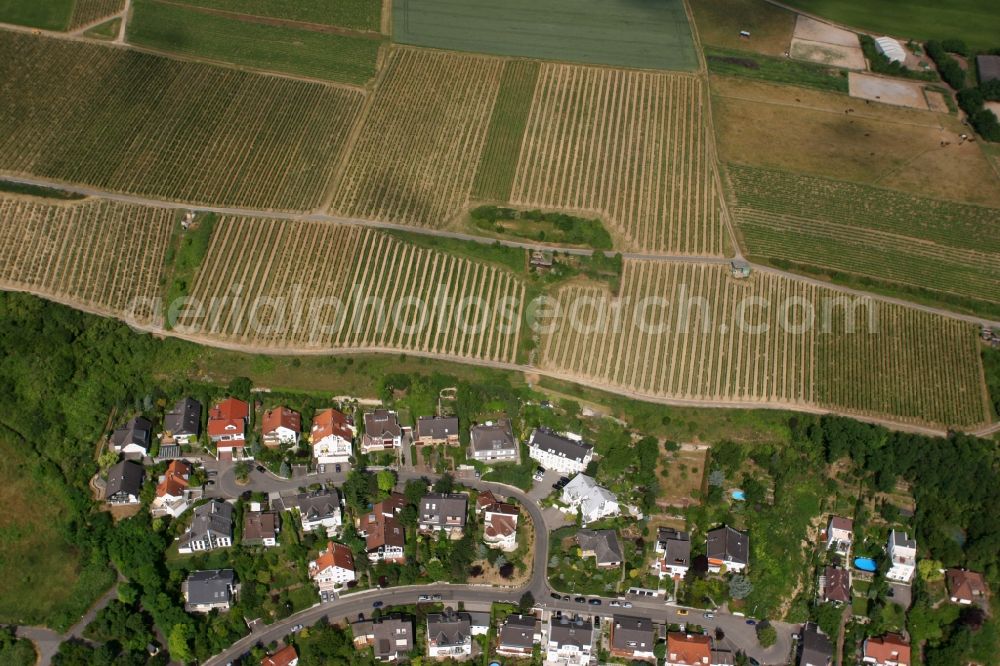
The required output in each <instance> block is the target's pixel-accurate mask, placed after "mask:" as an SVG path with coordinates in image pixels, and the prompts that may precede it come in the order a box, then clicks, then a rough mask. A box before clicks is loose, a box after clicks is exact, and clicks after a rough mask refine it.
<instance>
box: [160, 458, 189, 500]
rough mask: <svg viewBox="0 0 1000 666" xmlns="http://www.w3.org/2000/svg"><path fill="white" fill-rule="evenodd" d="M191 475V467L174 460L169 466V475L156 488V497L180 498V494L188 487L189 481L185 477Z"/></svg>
mask: <svg viewBox="0 0 1000 666" xmlns="http://www.w3.org/2000/svg"><path fill="white" fill-rule="evenodd" d="M190 474H191V465H189V464H187V463H186V462H184V461H183V460H172V461H171V462H170V464H169V465H167V473H166V475H165V477H164V479H163V481H162V482H161V483H160V484H159V485H158V486H156V496H157V497H163V496H164V495H170V496H171V497H178V496H180V494H181V493H183V492H184V489H185V488H187V487H188V482H187V479H185V478H184V477H186V476H189V475H190Z"/></svg>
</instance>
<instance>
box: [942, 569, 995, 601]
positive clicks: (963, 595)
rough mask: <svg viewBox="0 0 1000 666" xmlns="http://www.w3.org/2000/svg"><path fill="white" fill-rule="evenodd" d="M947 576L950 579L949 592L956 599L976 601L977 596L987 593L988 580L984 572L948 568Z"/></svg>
mask: <svg viewBox="0 0 1000 666" xmlns="http://www.w3.org/2000/svg"><path fill="white" fill-rule="evenodd" d="M945 578H946V579H947V581H948V592H950V593H951V596H953V597H955V598H956V599H964V600H966V601H975V599H976V597H981V596H983V595H984V594H986V581H984V580H983V575H982V574H980V573H976V572H975V571H965V570H963V569H948V571H947V572H946V573H945Z"/></svg>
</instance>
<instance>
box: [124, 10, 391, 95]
mask: <svg viewBox="0 0 1000 666" xmlns="http://www.w3.org/2000/svg"><path fill="white" fill-rule="evenodd" d="M128 41H129V42H130V43H133V44H139V45H141V46H148V47H151V48H154V49H160V50H162V51H172V52H176V53H183V54H187V55H193V56H198V57H202V58H209V59H211V60H218V61H222V62H228V63H233V64H236V65H244V66H247V67H255V68H257V69H262V70H268V71H274V72H283V73H287V74H294V75H298V76H308V77H312V78H316V79H328V80H331V81H342V82H344V83H354V84H359V85H360V84H364V83H365V82H367V81H368V80H369V79H371V78H372V77H373V76H375V63H376V60H377V59H378V50H379V46H380V44H381V41H380V40H379V39H378V38H377V36H375V37H374V38H373V37H372V36H368V35H356V34H346V35H345V34H336V33H327V32H314V31H310V30H299V29H296V28H293V27H287V26H283V25H268V24H265V23H254V22H249V21H241V20H240V19H237V18H231V17H229V16H219V15H217V14H211V13H206V12H204V11H199V10H197V9H194V8H189V7H184V6H180V5H176V4H174V3H172V2H159V1H158V0H134V1H133V3H132V18H131V19H130V20H129V24H128Z"/></svg>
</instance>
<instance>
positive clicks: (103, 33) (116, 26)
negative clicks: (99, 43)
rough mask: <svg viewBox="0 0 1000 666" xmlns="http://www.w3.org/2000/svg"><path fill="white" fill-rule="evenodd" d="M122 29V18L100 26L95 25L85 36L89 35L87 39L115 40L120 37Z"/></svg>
mask: <svg viewBox="0 0 1000 666" xmlns="http://www.w3.org/2000/svg"><path fill="white" fill-rule="evenodd" d="M121 27H122V20H121V19H120V18H113V19H111V20H110V21H105V22H104V23H102V24H100V25H95V26H94V27H93V28H91V29H90V30H88V31H87V32H85V33H84V34H85V35H87V37H93V38H95V39H114V38H115V37H117V36H118V33H119V31H120V30H121Z"/></svg>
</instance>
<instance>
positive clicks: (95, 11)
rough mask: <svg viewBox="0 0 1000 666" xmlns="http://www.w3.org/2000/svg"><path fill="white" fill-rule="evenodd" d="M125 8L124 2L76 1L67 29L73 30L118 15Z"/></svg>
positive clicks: (106, 0)
mask: <svg viewBox="0 0 1000 666" xmlns="http://www.w3.org/2000/svg"><path fill="white" fill-rule="evenodd" d="M124 8H125V0H76V2H74V3H73V17H72V18H71V19H70V22H69V29H70V30H75V29H76V28H80V27H82V26H85V25H89V24H91V23H94V22H95V21H97V20H98V19H102V18H104V17H105V16H111V15H112V14H118V13H120V12H121V11H122V10H123V9H124Z"/></svg>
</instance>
